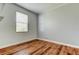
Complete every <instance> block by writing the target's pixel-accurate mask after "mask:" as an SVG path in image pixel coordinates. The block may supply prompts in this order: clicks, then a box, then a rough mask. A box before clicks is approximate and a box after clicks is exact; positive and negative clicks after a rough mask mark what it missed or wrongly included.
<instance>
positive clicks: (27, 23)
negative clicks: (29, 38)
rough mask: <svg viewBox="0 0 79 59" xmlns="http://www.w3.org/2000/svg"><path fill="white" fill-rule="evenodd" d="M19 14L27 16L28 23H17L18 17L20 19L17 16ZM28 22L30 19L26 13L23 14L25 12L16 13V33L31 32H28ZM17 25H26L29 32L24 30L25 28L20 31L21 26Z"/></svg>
mask: <svg viewBox="0 0 79 59" xmlns="http://www.w3.org/2000/svg"><path fill="white" fill-rule="evenodd" d="M18 13H20V14H21V15H24V16H26V19H27V21H26V23H25V22H21V21H17V19H18V18H17V17H18V16H17V15H18ZM21 15H20V16H21ZM28 20H29V17H28V15H27V14H25V13H23V12H20V11H16V32H18V33H20V32H21V33H22V32H28V31H29V30H28ZM17 23H19V24H22V25H23V24H25V25H26V26H27V27H26V28H27V30H24V28H23V29H21V30H18V28H19V27H20V26H18V25H17ZM26 28H25V29H26Z"/></svg>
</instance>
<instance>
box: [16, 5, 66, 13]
mask: <svg viewBox="0 0 79 59" xmlns="http://www.w3.org/2000/svg"><path fill="white" fill-rule="evenodd" d="M17 4H18V5H20V6H22V7H24V8H26V9H29V10H31V11H33V12H36V13H44V12H46V11H48V10H51V9H52V10H53V9H56V8H59V7H61V6H63V5H65V4H63V3H17Z"/></svg>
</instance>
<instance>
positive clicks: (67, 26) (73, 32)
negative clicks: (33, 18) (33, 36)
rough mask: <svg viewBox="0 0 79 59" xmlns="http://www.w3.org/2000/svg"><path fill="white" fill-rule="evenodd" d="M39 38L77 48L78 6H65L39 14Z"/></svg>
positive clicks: (78, 31)
mask: <svg viewBox="0 0 79 59" xmlns="http://www.w3.org/2000/svg"><path fill="white" fill-rule="evenodd" d="M51 8H52V7H51ZM39 38H44V39H45V38H46V39H49V40H54V41H59V42H63V43H69V44H72V45H78V46H79V4H67V5H65V6H62V7H60V8H57V9H55V10H51V11H48V12H46V13H44V14H41V15H40V16H39Z"/></svg>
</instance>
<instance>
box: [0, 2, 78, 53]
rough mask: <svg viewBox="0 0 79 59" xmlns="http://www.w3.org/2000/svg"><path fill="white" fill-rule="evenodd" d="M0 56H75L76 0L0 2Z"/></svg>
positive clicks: (76, 38) (76, 45) (76, 37)
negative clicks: (63, 1)
mask: <svg viewBox="0 0 79 59" xmlns="http://www.w3.org/2000/svg"><path fill="white" fill-rule="evenodd" d="M0 55H79V3H0Z"/></svg>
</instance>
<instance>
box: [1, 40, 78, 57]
mask: <svg viewBox="0 0 79 59" xmlns="http://www.w3.org/2000/svg"><path fill="white" fill-rule="evenodd" d="M22 51H23V52H24V51H25V53H26V52H28V53H26V54H30V55H79V49H78V48H74V47H69V46H65V45H60V44H57V43H53V42H48V41H43V40H38V39H35V40H32V41H29V42H25V43H22V44H18V45H14V46H10V47H7V48H3V49H0V55H15V54H18V52H20V53H22ZM20 55H21V54H20Z"/></svg>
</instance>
